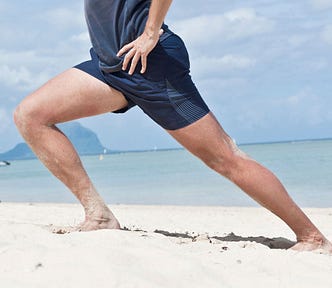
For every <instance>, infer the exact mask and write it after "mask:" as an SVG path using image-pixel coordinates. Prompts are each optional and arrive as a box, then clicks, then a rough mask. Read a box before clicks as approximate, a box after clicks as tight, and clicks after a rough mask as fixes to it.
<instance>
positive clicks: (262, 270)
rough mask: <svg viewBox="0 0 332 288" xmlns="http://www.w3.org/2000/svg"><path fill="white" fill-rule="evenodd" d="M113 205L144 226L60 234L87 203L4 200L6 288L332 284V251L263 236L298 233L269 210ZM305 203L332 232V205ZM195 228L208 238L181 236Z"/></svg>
mask: <svg viewBox="0 0 332 288" xmlns="http://www.w3.org/2000/svg"><path fill="white" fill-rule="evenodd" d="M111 209H112V210H113V211H114V213H115V214H116V216H117V217H118V219H119V220H120V222H121V224H122V226H126V227H127V228H129V229H131V230H134V229H138V230H141V231H110V230H103V231H95V232H88V233H79V232H76V233H71V234H65V235H59V234H53V233H51V232H50V229H51V227H50V226H48V225H49V224H53V225H56V226H61V225H65V226H67V225H75V224H78V223H79V222H80V221H81V220H82V217H83V213H82V209H81V208H80V206H78V205H66V204H63V205H62V204H61V205H60V204H33V205H29V204H11V203H0V232H1V237H0V287H3V288H16V287H17V288H23V287H24V288H25V287H27V288H38V287H43V288H46V287H47V288H51V287H57V288H59V287H61V288H65V287H70V288H74V287H75V288H81V287H84V288H85V287H92V288H103V287H108V288H112V287H117V288H118V287H139V288H140V287H142V288H149V287H153V288H157V287H158V288H159V287H172V288H182V287H190V288H193V287H209V288H211V287H236V288H238V287H246V288H248V287H255V288H259V287H269V288H274V287H282V288H287V287H291V288H297V287H301V288H305V287H308V288H309V287H310V288H313V287H314V288H325V287H326V288H331V287H332V257H331V256H327V255H320V254H315V253H311V252H301V253H298V252H294V251H290V250H285V249H270V248H269V247H268V246H266V245H263V244H262V243H269V244H270V245H274V246H277V247H280V246H283V245H285V243H286V246H287V242H288V241H289V240H291V241H294V240H295V239H294V235H293V233H292V232H291V231H290V230H289V229H288V228H287V226H285V225H284V224H283V223H282V222H281V221H280V220H279V219H277V218H276V217H275V216H274V215H272V214H271V213H269V212H268V211H266V210H264V209H261V208H224V207H170V206H114V207H111ZM305 211H306V212H307V213H308V215H309V216H310V217H311V219H312V220H313V221H314V222H315V223H316V225H317V226H318V227H319V228H320V229H321V230H322V231H323V232H324V234H325V235H326V236H327V237H328V238H329V239H332V208H330V209H305ZM155 230H164V231H168V232H173V233H178V234H177V237H170V236H165V235H163V234H160V233H155V232H154V231H155ZM163 233H164V232H163ZM186 233H187V234H189V235H190V236H192V237H196V236H197V235H201V236H200V237H198V238H197V239H196V241H195V242H193V241H192V239H191V238H181V237H180V236H185V235H182V234H186ZM230 233H233V234H230ZM164 234H166V233H164ZM206 234H208V236H209V238H210V240H209V238H208V237H207V236H206ZM227 235H228V237H226V236H227ZM259 236H263V237H260V238H259ZM249 237H251V238H249ZM267 238H275V239H272V240H268V239H267ZM277 238H279V239H277ZM280 238H281V239H280ZM249 240H252V241H249ZM211 242H212V243H211Z"/></svg>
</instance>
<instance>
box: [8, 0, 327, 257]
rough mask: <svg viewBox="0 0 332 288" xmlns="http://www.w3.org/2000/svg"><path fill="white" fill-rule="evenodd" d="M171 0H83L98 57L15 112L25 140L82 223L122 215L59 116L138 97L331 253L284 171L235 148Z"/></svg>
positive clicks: (86, 226)
mask: <svg viewBox="0 0 332 288" xmlns="http://www.w3.org/2000/svg"><path fill="white" fill-rule="evenodd" d="M171 2H172V1H171V0H152V1H149V0H127V1H124V0H113V1H111V0H85V13H86V20H87V24H88V28H89V33H90V38H91V41H92V46H93V49H92V50H91V56H92V59H91V60H90V61H87V62H84V63H81V64H79V65H77V66H76V67H74V68H72V69H69V70H67V71H65V72H64V73H62V74H60V75H59V76H57V77H55V78H54V79H52V80H50V81H49V82H47V83H46V84H45V85H44V86H42V87H41V88H40V89H38V90H37V91H35V92H34V93H32V94H31V95H29V96H28V97H27V98H25V99H24V100H23V101H22V103H21V104H20V105H19V106H18V108H17V109H16V111H15V115H14V116H15V123H16V125H17V127H18V129H19V131H20V132H21V134H22V135H23V137H24V138H25V140H26V142H27V143H28V144H29V145H30V147H31V148H32V149H33V151H34V152H35V154H36V155H37V156H38V157H39V159H40V160H41V161H42V162H43V163H44V164H45V165H46V167H47V168H48V169H49V170H50V171H51V172H52V173H53V174H54V175H55V176H56V177H57V178H59V179H60V180H61V181H62V182H63V183H64V184H65V185H66V186H67V187H68V188H69V189H70V190H71V191H72V192H73V193H74V195H75V196H76V197H77V198H78V200H79V201H80V202H81V204H82V205H83V207H84V210H85V221H84V222H83V223H82V224H81V225H80V226H79V227H78V228H77V229H78V230H80V231H89V230H95V229H107V228H109V229H118V228H120V224H119V222H118V221H117V219H116V218H115V216H114V215H113V214H112V212H111V211H110V210H109V209H108V207H107V206H106V204H105V203H104V201H103V200H102V199H101V197H100V196H99V194H98V193H97V191H96V190H95V188H94V186H93V184H92V183H91V180H90V179H89V177H88V175H87V173H86V171H85V170H84V168H83V166H82V163H81V161H80V159H79V156H78V155H77V153H76V151H75V150H74V148H73V146H72V144H71V143H70V142H69V140H68V139H67V137H66V136H65V135H64V134H62V133H61V131H60V130H59V129H58V128H57V127H56V126H55V124H57V123H61V122H65V121H70V120H74V119H78V118H82V117H87V116H93V115H98V114H102V113H107V112H110V111H112V112H118V113H120V112H125V111H126V110H128V109H129V108H131V107H133V106H134V105H138V106H139V107H140V108H141V109H142V110H143V111H144V112H145V113H146V114H147V115H149V116H150V117H151V118H152V119H153V120H154V121H156V122H157V123H158V124H159V125H160V126H162V127H163V128H164V129H165V130H166V131H167V132H168V133H169V134H170V135H171V136H173V137H174V138H175V139H176V140H177V141H178V142H179V143H180V144H182V145H183V146H184V147H185V148H186V149H188V150H189V151H190V152H191V153H193V154H194V155H196V156H197V157H199V158H200V159H201V160H202V161H204V162H205V163H206V164H207V165H208V166H209V167H210V168H212V169H214V170H215V171H217V172H218V173H219V174H221V175H223V176H225V177H227V178H228V179H230V180H231V181H233V182H234V183H235V184H236V185H238V186H239V187H240V188H241V189H242V190H243V191H245V192H246V193H247V194H248V195H249V196H251V197H252V198H253V199H255V200H256V201H257V202H259V203H260V204H261V205H263V206H264V207H266V208H267V209H269V210H270V211H272V212H273V213H275V214H276V215H277V216H279V217H280V218H281V219H282V220H284V221H285V222H286V223H287V224H288V225H289V227H290V228H291V229H292V230H293V231H294V232H295V234H296V236H297V241H298V242H297V244H296V245H295V246H294V247H293V249H296V250H315V249H318V248H320V249H323V250H324V251H326V252H328V253H332V245H331V243H330V242H329V241H328V240H327V239H326V238H325V237H324V236H323V235H322V233H321V232H320V231H319V230H318V229H317V228H316V227H315V226H314V224H313V223H312V222H311V221H310V220H309V219H308V218H307V216H306V215H305V214H304V213H303V212H302V211H301V210H300V208H299V207H298V206H297V205H296V204H295V203H294V202H293V201H292V199H291V198H290V197H289V195H288V194H287V192H286V190H285V188H284V187H283V186H282V184H281V183H280V182H279V180H278V179H277V178H276V177H275V176H274V175H273V174H272V173H271V172H270V171H268V170H267V169H266V168H264V167H262V166H261V165H260V164H258V163H257V162H255V161H254V160H252V159H250V158H249V157H248V156H246V155H245V154H244V153H242V152H241V151H240V150H239V149H238V148H237V147H236V145H235V144H234V143H233V141H232V140H231V138H230V137H229V136H228V135H227V134H226V133H225V132H224V130H223V129H222V127H221V126H220V124H219V123H218V122H217V120H216V119H215V117H214V116H213V114H212V113H211V112H210V110H209V108H208V107H207V105H206V104H205V103H204V101H203V100H202V98H201V96H200V95H199V93H198V91H197V89H196V88H195V85H194V84H193V83H192V80H191V77H190V75H189V59H188V54H187V51H186V48H185V46H184V44H183V42H182V40H181V39H180V38H179V37H178V36H177V35H175V34H174V33H173V32H172V31H170V30H169V29H168V27H167V26H166V25H164V24H163V21H164V18H165V16H166V14H167V11H168V9H169V7H170V5H171Z"/></svg>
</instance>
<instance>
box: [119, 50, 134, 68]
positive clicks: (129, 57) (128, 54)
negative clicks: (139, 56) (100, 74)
mask: <svg viewBox="0 0 332 288" xmlns="http://www.w3.org/2000/svg"><path fill="white" fill-rule="evenodd" d="M135 53H136V51H135V50H134V49H132V50H130V51H129V52H128V53H127V55H126V56H125V58H124V60H123V63H122V70H126V69H127V67H128V64H129V62H130V60H131V59H132V58H133V57H134V56H135Z"/></svg>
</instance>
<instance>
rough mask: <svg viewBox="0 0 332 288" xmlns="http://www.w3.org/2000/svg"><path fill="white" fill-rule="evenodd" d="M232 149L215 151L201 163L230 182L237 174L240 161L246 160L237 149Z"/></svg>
mask: <svg viewBox="0 0 332 288" xmlns="http://www.w3.org/2000/svg"><path fill="white" fill-rule="evenodd" d="M233 148H234V149H226V150H224V149H223V150H221V151H215V152H214V153H213V154H211V155H210V156H209V157H207V158H205V159H203V161H204V162H205V164H206V165H208V166H209V167H210V168H211V169H213V170H214V171H216V172H217V173H219V174H221V175H223V176H225V177H226V178H228V179H230V180H232V179H233V178H234V175H236V174H237V173H238V170H239V169H240V167H241V163H242V161H243V160H245V159H248V156H247V155H246V154H245V153H243V152H242V151H241V150H239V149H238V148H237V147H233Z"/></svg>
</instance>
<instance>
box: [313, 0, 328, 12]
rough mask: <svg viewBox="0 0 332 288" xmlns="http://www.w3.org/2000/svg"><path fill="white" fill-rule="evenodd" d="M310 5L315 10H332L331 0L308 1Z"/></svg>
mask: <svg viewBox="0 0 332 288" xmlns="http://www.w3.org/2000/svg"><path fill="white" fill-rule="evenodd" d="M310 3H311V5H312V6H313V7H314V8H315V9H317V10H325V9H330V8H332V0H310Z"/></svg>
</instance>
